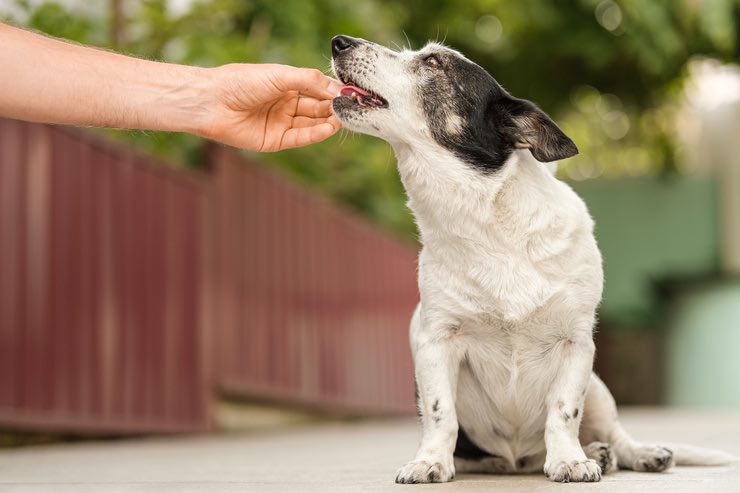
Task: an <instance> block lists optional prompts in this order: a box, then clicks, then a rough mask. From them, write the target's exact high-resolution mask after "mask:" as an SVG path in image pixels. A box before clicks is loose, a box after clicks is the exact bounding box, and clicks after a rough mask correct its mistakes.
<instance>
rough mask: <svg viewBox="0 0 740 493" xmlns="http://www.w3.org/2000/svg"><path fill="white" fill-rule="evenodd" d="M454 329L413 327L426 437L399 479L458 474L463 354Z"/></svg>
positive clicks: (433, 478)
mask: <svg viewBox="0 0 740 493" xmlns="http://www.w3.org/2000/svg"><path fill="white" fill-rule="evenodd" d="M415 318H416V317H415ZM454 330H455V329H449V328H447V327H441V328H438V327H423V328H421V327H420V328H419V330H417V331H415V330H414V329H413V328H412V346H413V347H414V367H415V373H416V386H417V392H418V402H417V404H418V406H419V412H420V415H421V416H420V417H421V425H422V438H421V445H419V450H418V451H417V453H416V457H415V458H414V460H412V461H411V462H409V463H407V464H406V465H405V466H403V467H402V468H401V469H400V470H399V471H398V475H397V476H396V483H443V482H447V481H450V480H452V478H454V477H455V466H454V462H453V458H452V454H453V452H454V451H455V443H456V441H457V428H458V424H457V413H456V412H455V395H456V393H457V377H458V373H459V369H460V360H461V355H460V354H459V353H460V351H459V350H458V349H457V348H456V346H455V341H454V336H451V335H449V333H448V332H447V331H450V333H452V332H454ZM422 331H424V332H426V333H422V334H420V332H422Z"/></svg>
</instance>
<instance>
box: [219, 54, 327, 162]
mask: <svg viewBox="0 0 740 493" xmlns="http://www.w3.org/2000/svg"><path fill="white" fill-rule="evenodd" d="M236 67H240V66H236ZM249 67H250V68H254V70H252V73H251V74H249V75H250V76H249V77H248V78H244V76H243V75H244V72H243V71H241V72H239V73H238V74H234V75H236V76H237V78H236V79H235V80H233V81H232V83H230V84H228V85H227V86H226V90H225V92H224V94H223V95H222V97H221V101H222V103H221V108H220V110H219V115H220V116H219V117H218V121H217V122H214V125H213V131H212V133H213V135H212V137H213V138H215V139H216V140H220V141H221V142H225V143H227V144H230V145H234V146H237V147H243V148H247V149H251V150H256V151H277V150H281V149H286V148H290V147H299V146H304V145H307V144H311V143H314V142H319V141H321V140H324V139H326V138H327V137H329V136H330V135H332V134H334V133H335V132H336V131H337V129H338V128H339V121H338V120H337V119H336V117H334V116H333V115H332V112H331V99H328V97H330V96H329V94H331V95H332V96H333V94H332V91H333V90H334V89H333V88H329V87H327V88H320V89H318V90H316V89H315V88H311V87H308V88H307V90H308V91H310V92H309V94H316V93H317V92H318V93H319V94H316V95H318V96H322V97H323V98H324V99H319V98H317V97H314V96H313V95H306V94H305V93H303V91H301V92H299V90H286V89H284V88H283V87H285V84H284V80H283V79H281V78H280V77H282V76H284V75H285V73H284V70H286V68H285V67H282V66H272V65H267V66H255V65H252V66H249ZM287 69H288V70H290V71H291V72H290V73H291V74H295V71H299V70H304V72H303V73H302V74H301V75H305V74H309V77H311V78H313V79H314V81H313V82H316V81H318V82H319V83H324V84H328V83H326V82H324V80H323V79H326V80H328V81H329V83H333V81H331V79H328V78H325V77H324V76H323V75H321V74H320V73H319V76H320V77H321V78H319V76H317V75H316V73H317V72H315V71H308V72H305V69H293V68H292V67H288V68H287ZM291 82H293V86H296V87H300V86H301V84H296V83H295V82H294V81H291V80H290V79H288V83H291ZM299 82H300V81H299ZM309 82H311V81H309ZM281 86H282V87H281ZM322 91H323V92H322Z"/></svg>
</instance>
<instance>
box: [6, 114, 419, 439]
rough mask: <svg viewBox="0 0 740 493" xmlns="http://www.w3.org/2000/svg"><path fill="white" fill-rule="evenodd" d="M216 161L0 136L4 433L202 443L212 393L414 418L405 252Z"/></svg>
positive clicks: (321, 206)
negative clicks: (179, 160) (181, 166)
mask: <svg viewBox="0 0 740 493" xmlns="http://www.w3.org/2000/svg"><path fill="white" fill-rule="evenodd" d="M209 160H210V163H209V169H211V170H212V171H211V172H209V173H207V174H196V173H190V172H187V171H184V170H177V169H173V168H169V167H166V166H163V165H162V164H160V163H157V162H155V161H154V160H153V159H151V158H148V157H146V156H142V155H140V154H135V153H132V152H129V151H126V150H123V149H120V148H118V147H116V146H112V145H110V144H108V143H106V142H104V141H102V140H100V139H97V138H94V137H91V136H89V135H87V134H84V133H82V132H77V131H72V130H68V129H61V128H55V127H50V126H45V125H33V124H27V123H20V122H15V121H9V120H0V426H6V427H7V426H13V427H19V426H20V427H28V428H36V429H68V430H74V431H86V430H99V431H106V432H127V431H135V432H145V431H179V430H202V429H208V428H209V427H210V426H211V424H212V423H211V420H212V416H211V413H210V409H211V400H212V397H213V395H214V394H215V392H216V391H224V392H228V393H232V394H237V395H244V396H255V397H266V398H270V399H281V400H285V401H288V402H293V403H306V404H312V405H318V406H324V407H332V408H337V407H341V408H345V409H350V410H354V411H358V412H371V413H372V412H374V413H378V412H389V411H402V412H405V411H409V410H411V409H412V408H413V403H412V396H413V380H412V370H411V364H410V359H409V355H408V343H407V331H406V328H407V325H408V319H409V317H410V313H411V310H412V309H413V306H414V303H415V302H416V287H415V283H414V277H415V272H414V271H415V254H414V252H413V250H412V249H410V248H407V247H405V246H402V245H399V244H398V243H397V242H395V241H392V240H390V239H389V238H387V237H385V236H384V235H383V234H381V233H379V232H378V231H376V230H374V229H373V228H370V227H369V226H368V225H367V224H366V223H364V222H363V221H360V220H358V219H357V218H354V217H352V216H351V215H350V214H348V213H346V212H344V211H341V210H339V209H337V208H336V207H334V206H331V205H330V204H328V203H327V202H326V201H324V200H322V199H321V198H319V197H316V196H313V195H311V194H309V193H306V192H305V191H303V190H301V189H299V188H298V187H296V186H294V185H291V184H290V183H289V182H288V181H286V180H285V179H283V178H281V177H280V176H278V175H277V174H275V173H272V172H269V171H268V170H266V169H264V168H263V167H260V166H258V165H256V164H254V163H249V162H245V161H244V160H243V159H242V158H240V157H238V156H237V154H235V153H234V152H232V151H228V150H225V149H222V148H215V147H214V148H213V152H211V153H210V157H209ZM211 360H213V362H214V364H210V361H211Z"/></svg>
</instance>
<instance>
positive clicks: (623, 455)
mask: <svg viewBox="0 0 740 493" xmlns="http://www.w3.org/2000/svg"><path fill="white" fill-rule="evenodd" d="M580 439H581V443H584V444H590V443H591V442H592V441H598V442H604V443H607V444H609V446H610V447H611V451H612V452H613V453H614V454H615V455H616V456H617V463H618V464H619V467H621V468H622V469H632V470H635V471H644V472H660V471H665V470H666V469H668V468H669V467H671V466H672V465H673V452H672V451H671V450H669V449H667V448H665V447H661V446H659V445H645V444H642V443H640V442H637V441H635V440H633V439H632V437H630V436H629V434H627V432H626V431H625V430H624V428H623V427H622V425H621V424H620V423H619V420H618V418H617V406H616V403H615V402H614V398H613V397H612V395H611V392H609V389H607V388H606V385H604V382H602V381H601V380H600V379H599V377H597V376H596V375H594V374H592V375H591V380H590V382H589V385H588V389H587V391H586V401H585V405H584V410H583V421H582V422H581V430H580ZM589 448H591V445H586V447H584V450H586V455H588V449H589ZM594 450H595V449H594ZM594 450H592V452H593V451H594Z"/></svg>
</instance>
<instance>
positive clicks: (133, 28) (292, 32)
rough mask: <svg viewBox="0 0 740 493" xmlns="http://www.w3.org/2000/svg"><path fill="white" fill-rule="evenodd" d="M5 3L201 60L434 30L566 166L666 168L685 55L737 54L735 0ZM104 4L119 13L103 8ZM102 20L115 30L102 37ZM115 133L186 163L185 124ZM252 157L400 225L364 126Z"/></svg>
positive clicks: (586, 173)
mask: <svg viewBox="0 0 740 493" xmlns="http://www.w3.org/2000/svg"><path fill="white" fill-rule="evenodd" d="M13 2H15V3H14V6H15V9H14V10H13V12H15V14H14V16H13V17H14V18H11V19H10V20H15V21H16V22H18V23H20V24H22V25H27V26H29V27H32V28H35V29H38V30H41V31H44V32H47V33H49V34H51V35H55V36H60V37H64V38H68V39H73V40H76V41H80V42H85V43H91V44H97V45H101V46H109V43H110V41H111V39H113V38H115V39H118V40H119V41H118V47H117V48H118V49H120V50H122V51H125V52H128V53H132V54H135V55H138V56H143V57H147V58H155V59H161V60H166V61H171V62H177V63H186V64H197V65H204V66H211V65H219V64H224V63H231V62H241V61H248V62H278V63H288V64H293V65H299V66H311V67H318V68H321V69H323V70H327V71H328V69H329V51H330V50H329V39H330V38H331V37H332V36H333V35H334V34H337V33H345V34H350V35H354V36H360V37H365V38H368V39H371V40H374V41H376V42H379V43H383V44H387V45H389V46H392V47H398V46H399V45H406V46H408V45H409V44H410V45H411V46H412V47H414V48H418V47H420V46H421V45H422V44H423V43H424V42H425V41H426V40H427V39H430V38H431V39H437V40H440V41H444V42H445V43H447V44H449V45H451V46H454V47H456V48H458V49H460V50H461V51H462V52H464V53H465V54H466V55H467V56H468V57H469V58H471V59H472V60H474V61H476V62H477V63H479V64H480V65H482V66H484V67H485V68H486V69H488V70H489V71H490V72H491V73H492V74H493V75H494V76H495V77H496V78H497V79H498V80H499V81H500V82H501V83H502V84H503V85H504V86H505V87H506V88H508V89H509V90H510V91H511V92H512V93H513V94H515V95H517V96H520V97H525V98H527V99H531V100H533V101H535V102H537V103H538V104H539V105H540V106H542V107H543V108H544V109H545V110H546V111H548V112H549V113H551V114H552V115H553V116H555V118H556V119H557V120H558V121H559V122H560V123H561V125H562V126H563V127H564V128H565V130H566V132H567V133H569V134H570V135H571V136H572V137H573V138H574V140H575V141H576V143H577V144H578V145H579V147H580V149H581V154H580V155H579V156H577V157H575V158H573V159H570V160H568V161H566V162H565V163H562V166H561V173H563V175H564V176H566V177H570V178H575V179H584V178H590V177H594V176H600V175H606V176H609V175H621V174H633V175H640V174H654V173H658V172H665V171H670V170H675V167H676V161H675V152H676V149H677V147H676V146H677V143H676V142H675V139H674V137H673V135H672V132H673V130H672V124H671V117H672V114H673V112H674V111H675V101H676V99H677V97H678V93H679V90H680V87H681V81H682V78H683V76H684V74H685V67H686V63H687V62H688V60H689V59H690V58H691V57H692V56H697V55H704V56H711V57H715V58H718V59H721V60H725V61H738V60H739V59H740V51H739V49H740V48H739V47H740V43H738V30H739V26H740V1H739V0H704V1H689V0H662V1H644V0H571V1H564V0H519V1H515V2H514V1H504V0H472V1H459V0H458V1H455V0H407V1H396V0H364V1H362V2H348V1H344V0H312V1H306V0H281V1H279V2H276V1H270V0H189V1H186V0H178V1H173V0H169V1H168V0H144V1H127V0H118V2H112V3H111V4H110V9H109V10H105V9H98V10H95V9H92V10H91V9H90V8H85V7H84V6H85V5H86V3H85V2H75V1H73V0H67V1H59V2H53V1H45V2H39V1H29V0H10V3H11V4H12V3H13ZM6 3H7V2H6ZM114 3H119V4H121V5H122V7H123V9H122V10H123V13H124V15H125V22H124V23H123V24H121V23H120V22H119V23H116V22H111V21H110V19H109V17H110V16H111V12H112V11H113V5H114ZM2 15H3V12H2V11H0V16H2ZM7 16H10V14H6V17H7ZM116 25H118V26H122V27H121V29H123V31H124V32H123V33H118V34H117V35H116V36H111V32H110V30H111V26H116ZM116 133H118V134H121V135H124V136H125V137H126V138H129V139H132V140H133V141H135V142H136V144H137V145H139V146H141V147H144V148H145V149H147V150H150V151H154V152H156V153H159V154H163V155H166V156H168V157H175V158H177V159H178V160H180V161H181V162H186V163H190V164H193V165H197V162H198V155H199V152H198V151H199V149H200V147H201V142H200V141H199V140H198V139H197V138H195V137H192V136H188V135H176V134H160V133H142V132H116ZM263 158H264V159H267V160H269V161H270V162H273V163H275V164H277V165H279V166H281V167H282V168H284V169H287V170H289V171H290V172H291V173H293V174H294V175H296V176H298V177H300V178H301V179H303V180H304V181H305V182H307V183H309V184H311V185H312V186H313V187H315V188H317V189H320V190H322V191H323V192H325V193H327V194H329V195H330V196H332V197H334V198H336V199H338V200H340V201H341V202H344V203H346V204H349V205H350V206H352V207H353V208H355V209H358V210H360V211H362V212H363V213H365V214H366V215H368V216H369V217H371V218H374V219H375V220H376V221H378V222H380V223H382V224H384V225H386V226H388V227H390V228H391V229H393V230H395V231H397V232H400V233H403V234H407V235H411V234H413V231H414V226H413V222H412V220H411V218H410V216H409V214H408V212H407V211H406V209H405V207H404V205H403V203H404V196H403V191H402V187H401V185H400V183H399V180H398V177H397V174H396V173H395V171H394V159H393V156H392V153H391V151H390V149H389V147H388V146H387V145H386V144H384V143H382V142H380V141H378V140H377V139H371V138H368V137H362V136H354V135H350V134H349V133H347V132H344V131H343V135H341V136H339V137H334V138H333V139H330V141H329V142H325V143H322V144H319V145H315V146H312V147H309V148H305V149H298V150H292V151H286V152H282V153H279V154H273V155H265V156H263Z"/></svg>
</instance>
